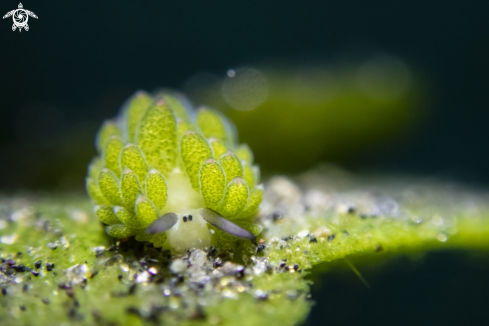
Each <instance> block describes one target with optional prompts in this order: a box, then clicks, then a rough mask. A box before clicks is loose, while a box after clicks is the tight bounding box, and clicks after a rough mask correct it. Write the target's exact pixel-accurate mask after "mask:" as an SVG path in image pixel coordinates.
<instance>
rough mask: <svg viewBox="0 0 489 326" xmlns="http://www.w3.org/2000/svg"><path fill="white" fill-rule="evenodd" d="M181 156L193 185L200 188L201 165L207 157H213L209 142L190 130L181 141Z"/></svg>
mask: <svg viewBox="0 0 489 326" xmlns="http://www.w3.org/2000/svg"><path fill="white" fill-rule="evenodd" d="M180 157H181V158H182V162H183V165H184V167H185V171H186V172H187V175H188V177H189V178H190V183H191V184H192V187H193V188H194V189H196V190H198V189H199V171H200V166H201V164H202V163H203V162H204V161H205V160H206V159H208V158H212V150H211V148H210V147H209V144H208V143H207V141H206V140H205V139H204V138H202V136H200V135H198V134H196V133H195V132H193V131H188V132H187V133H186V134H185V135H183V137H182V139H181V141H180Z"/></svg>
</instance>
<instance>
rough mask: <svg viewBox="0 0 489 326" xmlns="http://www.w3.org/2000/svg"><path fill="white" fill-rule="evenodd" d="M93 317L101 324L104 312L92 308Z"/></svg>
mask: <svg viewBox="0 0 489 326" xmlns="http://www.w3.org/2000/svg"><path fill="white" fill-rule="evenodd" d="M92 317H93V320H94V321H95V323H97V324H100V323H101V322H102V313H101V312H100V310H97V309H94V310H92Z"/></svg>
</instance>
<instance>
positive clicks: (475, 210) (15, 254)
mask: <svg viewBox="0 0 489 326" xmlns="http://www.w3.org/2000/svg"><path fill="white" fill-rule="evenodd" d="M488 199H489V195H488V194H486V193H484V192H482V191H480V190H470V189H466V188H463V187H459V186H456V185H452V184H447V183H439V182H434V181H430V180H418V181H416V182H413V181H410V180H402V179H399V178H396V179H385V178H379V177H376V178H357V177H352V176H350V175H347V174H345V173H344V172H341V171H337V170H335V169H329V168H328V169H318V170H315V171H312V172H308V173H306V174H303V175H301V176H298V177H297V178H295V179H294V181H291V180H290V179H288V178H283V177H275V178H273V179H271V180H269V182H268V183H267V184H266V186H265V194H264V200H263V203H262V206H261V216H260V223H261V224H262V225H264V231H263V232H262V234H261V235H260V236H259V241H258V242H257V243H256V244H251V243H250V244H245V245H243V247H242V248H240V250H238V251H235V252H228V251H224V250H221V249H220V248H207V249H205V250H190V251H188V252H187V253H185V254H182V255H178V256H175V255H171V254H170V252H169V251H162V250H161V249H158V248H155V247H154V246H153V245H152V244H151V243H144V242H138V241H135V240H134V239H122V240H116V239H112V238H110V237H108V236H107V235H106V234H105V232H104V230H103V227H102V225H101V224H100V223H99V222H98V221H97V218H96V217H95V216H94V215H93V213H92V206H91V203H90V201H89V199H88V198H87V197H86V196H84V195H76V194H71V195H69V194H68V195H67V194H63V195H46V194H35V195H33V194H25V195H16V196H2V197H1V199H0V217H1V219H0V256H1V264H0V287H1V290H2V294H1V295H0V303H1V308H0V323H1V324H2V325H53V324H55V325H158V324H167V325H176V324H178V325H257V324H268V325H294V324H300V323H301V322H302V321H304V320H305V318H306V317H307V314H308V312H309V311H310V309H311V307H312V303H313V302H312V300H311V298H310V295H309V287H310V286H311V281H309V280H308V277H307V275H309V274H310V273H311V271H315V272H327V270H328V269H331V268H337V266H338V264H335V262H337V261H339V260H341V259H343V258H345V257H346V258H347V259H348V261H352V262H354V265H355V267H356V268H358V269H360V270H361V268H362V263H364V262H368V261H379V260H387V259H388V258H389V257H392V256H395V255H406V254H408V255H409V254H413V253H416V254H419V253H420V252H421V253H422V252H426V251H428V250H440V249H448V248H464V249H482V250H486V249H487V248H489V240H488V239H489V236H488V235H489V218H488V214H489V205H488V202H489V201H488Z"/></svg>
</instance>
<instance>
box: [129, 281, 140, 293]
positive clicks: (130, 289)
mask: <svg viewBox="0 0 489 326" xmlns="http://www.w3.org/2000/svg"><path fill="white" fill-rule="evenodd" d="M137 287H138V284H137V283H133V284H131V286H130V287H129V290H128V291H127V294H129V295H132V294H134V293H136V289H137Z"/></svg>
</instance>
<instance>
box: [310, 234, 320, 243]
mask: <svg viewBox="0 0 489 326" xmlns="http://www.w3.org/2000/svg"><path fill="white" fill-rule="evenodd" d="M309 243H318V240H317V239H316V237H315V236H313V235H311V236H310V240H309Z"/></svg>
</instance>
